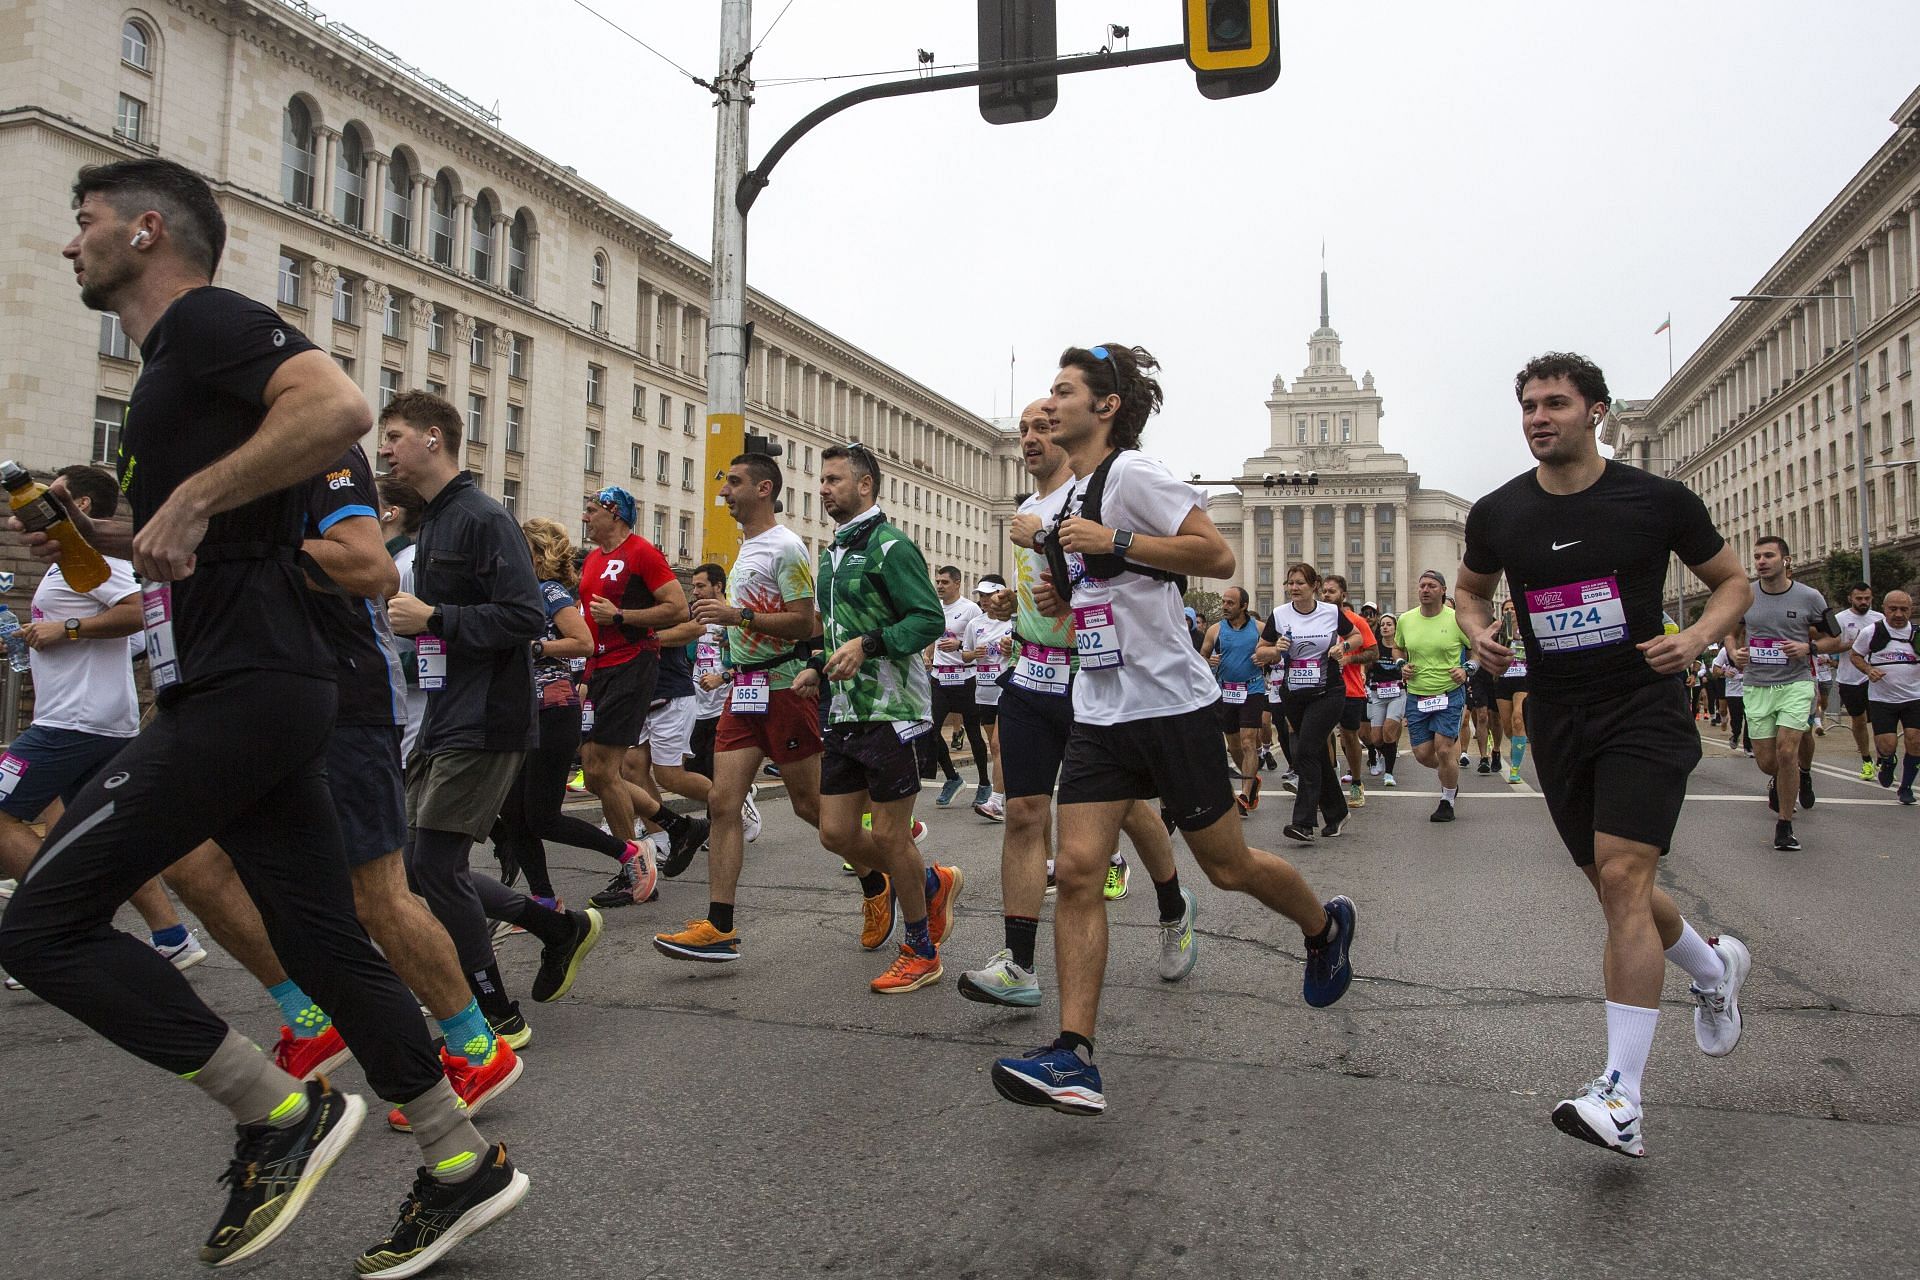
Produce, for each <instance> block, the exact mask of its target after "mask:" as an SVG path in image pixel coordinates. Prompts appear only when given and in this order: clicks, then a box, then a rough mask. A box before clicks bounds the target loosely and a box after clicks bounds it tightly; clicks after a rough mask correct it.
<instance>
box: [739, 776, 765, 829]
mask: <svg viewBox="0 0 1920 1280" xmlns="http://www.w3.org/2000/svg"><path fill="white" fill-rule="evenodd" d="M755 790H756V788H755V787H754V786H753V785H752V784H748V786H747V799H746V803H745V804H742V805H741V806H740V823H741V825H742V826H744V827H745V828H746V837H747V843H748V844H752V843H753V842H754V841H755V840H758V839H759V838H760V806H759V805H757V804H755V803H754V802H753V801H754V795H753V793H754V791H755Z"/></svg>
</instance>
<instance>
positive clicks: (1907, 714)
mask: <svg viewBox="0 0 1920 1280" xmlns="http://www.w3.org/2000/svg"><path fill="white" fill-rule="evenodd" d="M1849 687H1850V686H1848V685H1841V686H1840V688H1841V690H1842V691H1843V692H1844V691H1845V690H1846V689H1847V688H1849ZM1866 687H1867V686H1865V685H1864V684H1863V685H1861V686H1860V688H1862V689H1864V688H1866ZM1867 711H1868V713H1869V714H1870V715H1872V717H1873V731H1874V733H1876V734H1882V733H1892V732H1894V731H1895V730H1896V729H1920V702H1875V703H1872V704H1870V705H1869V706H1868V707H1867Z"/></svg>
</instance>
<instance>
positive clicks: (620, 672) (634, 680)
mask: <svg viewBox="0 0 1920 1280" xmlns="http://www.w3.org/2000/svg"><path fill="white" fill-rule="evenodd" d="M659 674H660V655H659V654H657V653H653V652H651V651H647V650H643V651H641V652H639V653H636V654H634V655H633V656H632V657H631V658H629V659H627V660H626V661H625V662H623V663H621V664H620V665H619V666H617V667H602V668H600V669H599V670H597V671H595V672H594V673H593V674H592V675H590V676H588V677H587V705H589V706H591V707H592V708H593V727H592V728H591V729H588V730H586V732H585V733H584V734H582V735H581V736H582V737H583V738H584V739H585V740H586V741H588V742H591V743H594V744H596V745H598V746H603V747H620V748H622V749H625V748H627V747H630V746H632V745H633V744H634V743H636V742H638V741H640V729H641V727H642V726H643V725H645V724H646V722H647V708H648V707H649V706H650V705H652V703H653V685H654V681H655V680H656V679H658V677H659ZM582 718H583V719H584V715H583V717H582Z"/></svg>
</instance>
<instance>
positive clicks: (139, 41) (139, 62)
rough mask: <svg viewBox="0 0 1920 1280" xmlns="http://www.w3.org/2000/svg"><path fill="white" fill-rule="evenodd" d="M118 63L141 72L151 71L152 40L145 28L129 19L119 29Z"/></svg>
mask: <svg viewBox="0 0 1920 1280" xmlns="http://www.w3.org/2000/svg"><path fill="white" fill-rule="evenodd" d="M120 61H122V62H124V63H126V64H127V65H128V66H130V67H138V68H140V70H142V71H151V70H153V38H152V37H151V36H149V35H148V34H147V29H146V27H144V26H142V25H141V24H140V23H138V22H134V21H132V20H131V19H129V20H128V21H127V22H125V23H123V24H121V27H120Z"/></svg>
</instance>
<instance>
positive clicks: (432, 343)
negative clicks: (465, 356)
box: [427, 307, 447, 355]
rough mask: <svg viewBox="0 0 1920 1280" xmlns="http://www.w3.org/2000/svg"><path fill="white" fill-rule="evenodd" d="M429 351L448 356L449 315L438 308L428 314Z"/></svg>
mask: <svg viewBox="0 0 1920 1280" xmlns="http://www.w3.org/2000/svg"><path fill="white" fill-rule="evenodd" d="M427 350H429V351H432V352H436V353H438V354H440V355H445V354H447V313H446V312H444V311H442V310H441V309H440V308H438V307H435V308H433V309H432V310H431V311H429V312H427Z"/></svg>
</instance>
